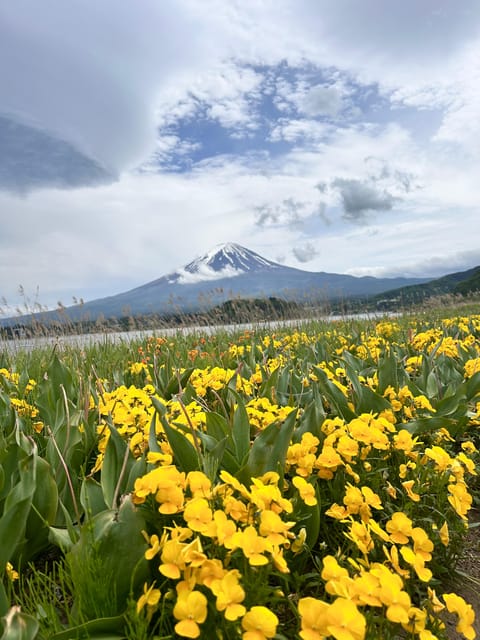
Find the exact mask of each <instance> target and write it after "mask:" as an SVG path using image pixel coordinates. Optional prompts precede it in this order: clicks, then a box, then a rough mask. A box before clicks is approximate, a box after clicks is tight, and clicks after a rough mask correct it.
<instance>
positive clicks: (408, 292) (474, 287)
mask: <svg viewBox="0 0 480 640" xmlns="http://www.w3.org/2000/svg"><path fill="white" fill-rule="evenodd" d="M477 292H480V266H477V267H473V268H472V269H468V270H467V271H457V272H455V273H449V274H447V275H445V276H442V277H441V278H436V279H435V280H430V281H429V282H425V283H423V284H413V285H409V286H405V287H401V288H399V289H392V290H390V291H385V292H384V293H383V294H381V295H380V296H376V298H375V301H376V302H377V304H379V303H383V304H387V305H388V304H389V303H390V304H391V303H394V304H395V303H400V304H402V305H414V304H419V303H421V302H423V301H424V300H426V299H427V298H432V297H434V296H444V295H447V294H452V295H461V296H466V295H468V294H470V293H477Z"/></svg>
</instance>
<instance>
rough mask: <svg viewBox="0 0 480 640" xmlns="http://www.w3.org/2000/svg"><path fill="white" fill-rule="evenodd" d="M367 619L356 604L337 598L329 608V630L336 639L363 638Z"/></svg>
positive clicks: (358, 639)
mask: <svg viewBox="0 0 480 640" xmlns="http://www.w3.org/2000/svg"><path fill="white" fill-rule="evenodd" d="M365 629H366V621H365V618H364V616H363V615H362V614H361V613H360V611H359V610H358V609H357V607H356V605H355V604H354V603H353V602H352V601H351V600H347V599H346V598H337V599H336V600H335V602H333V603H332V604H331V605H330V606H329V607H328V610H327V630H328V633H329V634H330V635H332V636H333V637H334V638H336V640H363V639H364V638H365Z"/></svg>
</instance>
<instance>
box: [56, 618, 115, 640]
mask: <svg viewBox="0 0 480 640" xmlns="http://www.w3.org/2000/svg"><path fill="white" fill-rule="evenodd" d="M124 628H125V619H124V617H123V616H112V617H109V618H97V619H96V620H90V621H89V622H85V623H84V624H79V625H77V626H74V627H69V628H68V629H66V630H65V631H60V632H58V633H55V634H54V635H53V636H52V637H51V639H50V640H72V639H75V638H77V639H79V640H83V639H85V640H87V639H88V640H120V639H123V638H125V635H124V633H123V630H124Z"/></svg>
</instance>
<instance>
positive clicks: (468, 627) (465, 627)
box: [443, 593, 476, 640]
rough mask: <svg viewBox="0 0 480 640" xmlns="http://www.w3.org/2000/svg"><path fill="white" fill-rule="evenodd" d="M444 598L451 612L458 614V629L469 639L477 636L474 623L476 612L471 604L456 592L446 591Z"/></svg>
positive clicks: (471, 639)
mask: <svg viewBox="0 0 480 640" xmlns="http://www.w3.org/2000/svg"><path fill="white" fill-rule="evenodd" d="M443 599H444V600H445V604H446V605H447V609H448V611H449V612H450V613H456V614H457V615H458V624H457V631H458V632H459V633H461V634H463V635H464V636H465V638H467V640H474V638H476V633H475V630H474V629H473V626H472V625H473V623H474V622H475V612H474V610H473V608H472V605H471V604H467V603H466V602H465V600H464V599H463V598H462V597H461V596H458V595H457V594H456V593H444V594H443Z"/></svg>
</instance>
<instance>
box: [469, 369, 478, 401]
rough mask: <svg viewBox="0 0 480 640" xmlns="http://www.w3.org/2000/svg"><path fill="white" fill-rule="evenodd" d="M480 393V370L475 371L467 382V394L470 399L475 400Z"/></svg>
mask: <svg viewBox="0 0 480 640" xmlns="http://www.w3.org/2000/svg"><path fill="white" fill-rule="evenodd" d="M479 393H480V371H477V373H474V374H473V376H472V377H471V378H469V379H468V380H467V382H466V383H465V396H466V398H467V400H468V401H470V400H473V398H475V396H477V395H478V394H479Z"/></svg>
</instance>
